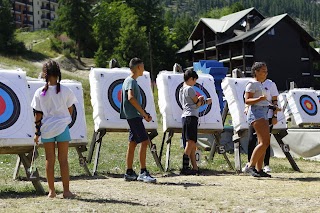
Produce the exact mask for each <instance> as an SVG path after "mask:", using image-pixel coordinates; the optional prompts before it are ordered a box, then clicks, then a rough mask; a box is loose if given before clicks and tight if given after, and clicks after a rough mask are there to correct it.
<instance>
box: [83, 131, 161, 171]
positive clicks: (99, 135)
mask: <svg viewBox="0 0 320 213" xmlns="http://www.w3.org/2000/svg"><path fill="white" fill-rule="evenodd" d="M146 131H147V133H148V136H149V140H150V144H149V148H150V151H151V154H152V156H153V158H154V160H155V162H156V164H157V166H158V167H159V169H160V170H161V171H164V170H163V167H162V165H161V161H160V158H159V157H158V153H157V147H156V144H154V143H152V140H153V138H155V137H156V136H157V135H158V132H157V130H156V129H147V130H146ZM107 132H128V130H127V129H99V130H98V131H94V132H93V136H92V140H91V144H90V149H89V153H88V159H87V162H88V163H91V161H92V157H93V152H94V149H95V146H96V145H97V146H98V147H97V149H96V152H95V159H94V166H93V170H92V176H95V175H97V170H98V164H99V157H100V149H101V145H102V139H103V137H104V136H105V135H106V133H107Z"/></svg>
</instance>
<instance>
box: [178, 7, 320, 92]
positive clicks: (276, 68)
mask: <svg viewBox="0 0 320 213" xmlns="http://www.w3.org/2000/svg"><path fill="white" fill-rule="evenodd" d="M189 40H190V42H189V44H187V45H186V46H185V47H184V48H182V49H181V50H179V51H178V52H177V54H185V57H186V58H188V60H189V61H199V60H217V61H220V62H223V63H224V66H225V67H228V68H229V72H231V70H233V69H235V68H239V69H241V70H242V71H244V73H245V75H246V76H251V70H250V69H251V66H252V64H253V63H254V62H255V61H264V62H266V63H267V65H268V71H269V74H268V78H270V79H272V80H273V81H275V82H276V84H277V86H278V89H279V90H286V89H289V86H290V82H291V81H294V82H295V83H296V84H297V86H298V87H299V88H302V87H314V88H315V89H320V83H319V82H320V71H319V70H316V69H315V68H314V67H315V66H314V64H315V63H319V61H320V55H319V53H318V52H317V51H316V50H315V49H314V48H312V47H311V46H310V42H312V41H315V39H314V38H313V37H311V36H310V35H309V34H308V33H307V32H306V31H305V30H304V29H303V28H302V27H301V26H300V25H299V24H298V23H297V22H295V21H294V20H293V19H292V18H291V17H290V16H289V15H288V14H282V15H278V16H274V17H269V18H266V17H264V16H263V15H262V14H261V13H260V12H259V11H257V10H256V9H255V8H249V9H246V10H243V11H240V12H237V13H233V14H230V15H227V16H223V17H221V18H220V19H211V18H201V19H200V21H199V22H198V24H197V25H196V27H195V28H194V30H193V32H192V33H191V35H190V37H189ZM316 78H318V80H319V81H317V80H316ZM316 82H318V83H316ZM317 87H318V88H317Z"/></svg>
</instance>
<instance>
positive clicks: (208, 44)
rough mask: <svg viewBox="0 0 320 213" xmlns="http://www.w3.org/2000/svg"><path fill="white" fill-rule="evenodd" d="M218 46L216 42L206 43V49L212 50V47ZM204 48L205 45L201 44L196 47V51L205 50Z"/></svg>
mask: <svg viewBox="0 0 320 213" xmlns="http://www.w3.org/2000/svg"><path fill="white" fill-rule="evenodd" d="M215 45H216V42H215V41H209V42H206V49H208V48H210V47H214V46H215ZM203 48H204V45H203V43H200V44H198V45H197V46H196V47H195V49H194V50H195V51H197V50H203Z"/></svg>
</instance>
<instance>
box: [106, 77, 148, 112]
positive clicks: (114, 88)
mask: <svg viewBox="0 0 320 213" xmlns="http://www.w3.org/2000/svg"><path fill="white" fill-rule="evenodd" d="M124 80H125V79H118V80H116V81H114V82H113V83H112V84H111V85H110V86H109V89H108V100H109V103H110V105H111V107H112V108H113V109H114V110H115V111H117V112H118V113H120V105H121V92H122V84H123V82H124ZM139 89H140V95H141V97H140V103H141V107H142V108H143V109H145V108H146V106H147V98H146V94H145V93H144V91H143V89H142V88H141V87H140V86H139ZM138 101H139V100H138Z"/></svg>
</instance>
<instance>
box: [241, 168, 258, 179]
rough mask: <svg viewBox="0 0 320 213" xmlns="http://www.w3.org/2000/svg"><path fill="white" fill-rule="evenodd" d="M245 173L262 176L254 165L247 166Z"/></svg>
mask: <svg viewBox="0 0 320 213" xmlns="http://www.w3.org/2000/svg"><path fill="white" fill-rule="evenodd" d="M244 172H245V173H247V174H250V175H251V176H253V177H261V176H260V174H259V173H258V172H257V170H256V169H255V168H254V167H249V166H248V167H246V169H245V171H244Z"/></svg>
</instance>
